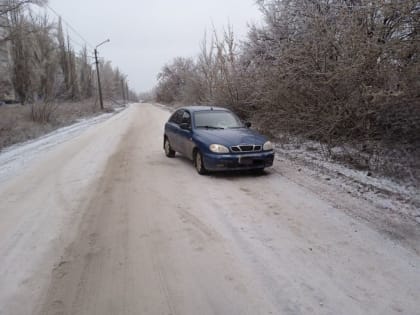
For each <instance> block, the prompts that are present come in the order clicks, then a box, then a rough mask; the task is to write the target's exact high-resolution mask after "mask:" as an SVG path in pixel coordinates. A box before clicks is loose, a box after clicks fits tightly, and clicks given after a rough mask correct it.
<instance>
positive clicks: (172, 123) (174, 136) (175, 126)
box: [165, 109, 184, 153]
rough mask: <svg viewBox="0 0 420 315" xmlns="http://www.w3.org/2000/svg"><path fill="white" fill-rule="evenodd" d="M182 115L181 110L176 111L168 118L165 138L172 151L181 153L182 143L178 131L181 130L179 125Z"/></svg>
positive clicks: (182, 111)
mask: <svg viewBox="0 0 420 315" xmlns="http://www.w3.org/2000/svg"><path fill="white" fill-rule="evenodd" d="M183 114H184V110H183V109H179V110H177V111H176V112H175V113H174V114H173V115H172V116H171V118H169V121H168V123H167V124H166V130H165V133H166V136H167V137H168V139H169V143H170V144H171V147H172V149H173V150H175V151H177V152H180V153H182V151H183V150H182V141H181V135H180V130H181V128H180V127H179V125H180V124H181V122H182V116H183Z"/></svg>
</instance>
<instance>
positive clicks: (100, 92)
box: [94, 39, 110, 110]
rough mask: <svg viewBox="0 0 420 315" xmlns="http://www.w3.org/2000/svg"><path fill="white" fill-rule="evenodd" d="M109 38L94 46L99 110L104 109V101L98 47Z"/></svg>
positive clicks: (107, 41)
mask: <svg viewBox="0 0 420 315" xmlns="http://www.w3.org/2000/svg"><path fill="white" fill-rule="evenodd" d="M109 42H110V40H109V39H107V40H105V41H103V42H102V43H100V44H99V45H97V46H96V47H95V51H94V53H95V63H96V74H97V75H98V90H99V103H100V104H101V110H104V101H103V99H102V87H101V77H100V75H99V60H98V47H99V46H101V45H103V44H105V43H109Z"/></svg>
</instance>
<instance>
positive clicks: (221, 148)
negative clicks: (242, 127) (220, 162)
mask: <svg viewBox="0 0 420 315" xmlns="http://www.w3.org/2000/svg"><path fill="white" fill-rule="evenodd" d="M210 151H211V152H214V153H229V149H228V148H226V147H225V146H224V145H221V144H212V145H211V146H210Z"/></svg>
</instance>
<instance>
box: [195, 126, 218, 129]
mask: <svg viewBox="0 0 420 315" xmlns="http://www.w3.org/2000/svg"><path fill="white" fill-rule="evenodd" d="M197 128H206V129H225V128H223V127H215V126H198V127H197Z"/></svg>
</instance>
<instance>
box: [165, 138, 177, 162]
mask: <svg viewBox="0 0 420 315" xmlns="http://www.w3.org/2000/svg"><path fill="white" fill-rule="evenodd" d="M163 146H164V148H165V155H166V156H167V157H170V158H173V157H174V156H175V151H174V150H172V148H171V144H170V143H169V140H168V138H165V142H164V145H163Z"/></svg>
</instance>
